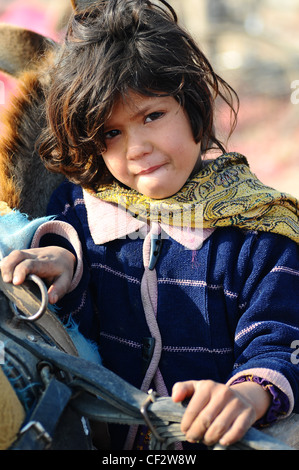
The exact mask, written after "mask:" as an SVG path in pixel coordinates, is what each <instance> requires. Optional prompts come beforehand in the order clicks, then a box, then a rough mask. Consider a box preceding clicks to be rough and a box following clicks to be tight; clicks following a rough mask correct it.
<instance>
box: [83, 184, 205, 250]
mask: <svg viewBox="0 0 299 470" xmlns="http://www.w3.org/2000/svg"><path fill="white" fill-rule="evenodd" d="M83 196H84V202H85V207H86V211H87V219H88V225H89V230H90V233H91V236H92V239H93V241H94V243H95V244H96V245H102V244H104V243H108V242H110V241H113V240H117V239H119V238H126V237H130V238H132V239H133V238H134V239H136V237H137V236H136V234H137V233H139V236H140V237H141V238H143V239H144V238H145V236H146V234H147V233H148V231H149V229H150V227H149V226H148V224H147V223H146V222H144V221H142V220H138V219H137V218H135V217H133V216H132V215H131V214H130V213H129V212H127V211H126V210H125V209H122V208H120V207H118V206H117V204H113V203H110V202H105V201H103V200H101V199H99V198H97V197H95V196H93V195H91V194H90V193H89V192H87V191H85V190H83ZM161 229H162V233H163V236H164V237H165V238H168V237H171V238H173V239H174V240H175V241H177V242H178V243H180V244H181V245H183V246H184V247H185V248H186V249H189V250H197V249H199V248H200V247H201V245H202V243H203V242H204V240H205V239H206V238H207V237H209V236H210V235H211V234H212V233H213V231H214V229H204V230H203V229H199V228H195V229H192V228H188V229H186V228H184V229H183V228H181V227H173V226H170V225H167V224H165V223H161Z"/></svg>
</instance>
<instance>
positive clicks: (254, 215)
mask: <svg viewBox="0 0 299 470" xmlns="http://www.w3.org/2000/svg"><path fill="white" fill-rule="evenodd" d="M92 194H93V195H94V196H96V197H98V198H100V199H102V200H104V201H107V202H112V203H116V204H118V205H120V206H121V207H123V208H124V209H125V210H127V211H129V212H131V213H132V214H133V215H134V216H135V217H138V218H140V219H142V220H145V219H146V220H150V221H154V220H157V221H162V222H163V223H168V224H170V225H174V226H189V227H190V226H191V227H202V228H213V227H227V226H236V227H239V228H241V229H247V230H261V231H266V232H273V233H278V234H281V235H285V236H287V237H289V238H291V239H292V240H294V241H295V242H297V243H299V221H298V215H299V202H298V201H297V199H295V198H294V197H292V196H290V195H288V194H284V193H280V192H278V191H276V190H275V189H272V188H269V187H267V186H265V185H264V184H262V183H261V182H260V181H259V180H258V179H257V177H256V176H255V175H254V174H253V173H252V172H251V171H250V169H249V165H248V162H247V160H246V158H245V157H244V156H243V155H240V154H238V153H228V154H224V155H222V156H220V157H218V158H216V159H215V160H212V161H211V162H210V163H209V164H208V165H207V166H205V167H204V168H203V169H202V170H201V171H200V172H199V173H197V174H196V175H195V176H194V177H192V178H190V179H189V180H188V181H187V182H186V184H185V185H184V186H183V188H182V189H181V190H180V191H179V192H178V193H176V194H175V195H174V196H172V197H169V198H167V199H163V200H156V199H150V198H148V197H146V196H143V195H142V194H140V193H138V192H137V191H135V190H132V189H129V188H126V187H123V186H121V185H119V184H118V183H116V182H114V183H112V184H109V185H103V186H101V187H100V188H99V190H98V191H96V192H95V193H92Z"/></svg>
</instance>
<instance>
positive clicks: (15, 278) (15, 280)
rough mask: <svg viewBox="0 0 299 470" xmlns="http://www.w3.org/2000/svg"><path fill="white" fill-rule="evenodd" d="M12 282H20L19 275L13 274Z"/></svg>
mask: <svg viewBox="0 0 299 470" xmlns="http://www.w3.org/2000/svg"><path fill="white" fill-rule="evenodd" d="M12 282H13V284H18V283H19V282H20V277H19V276H18V275H15V276H14V277H13V279H12Z"/></svg>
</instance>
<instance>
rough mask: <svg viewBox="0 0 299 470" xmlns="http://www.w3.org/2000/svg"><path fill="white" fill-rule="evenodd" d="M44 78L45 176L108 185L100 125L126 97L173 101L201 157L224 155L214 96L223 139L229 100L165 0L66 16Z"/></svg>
mask: <svg viewBox="0 0 299 470" xmlns="http://www.w3.org/2000/svg"><path fill="white" fill-rule="evenodd" d="M50 75H51V80H50V83H51V85H50V90H49V91H48V99H47V109H46V113H47V122H48V125H47V128H46V129H45V130H44V132H43V136H42V142H41V145H40V148H39V150H40V155H41V158H42V160H43V161H44V163H45V165H46V167H47V168H48V169H49V170H50V171H54V172H58V173H62V174H64V175H65V176H66V177H67V178H68V179H70V180H71V181H73V182H75V183H77V184H80V185H82V186H84V187H86V188H92V189H95V188H96V187H98V186H99V185H100V184H103V183H107V182H110V181H111V180H112V175H111V174H110V173H109V172H108V170H107V168H106V166H105V164H104V161H103V159H102V157H101V153H102V152H103V151H104V150H105V139H104V124H105V122H106V120H107V119H108V118H109V117H110V115H111V110H112V107H113V104H114V103H115V101H116V99H118V98H119V97H120V96H122V97H125V96H126V95H127V94H128V92H129V91H131V90H132V91H133V92H137V93H139V94H142V95H149V96H155V95H156V96H157V95H158V96H159V95H167V96H172V97H174V98H175V99H176V100H177V101H178V102H179V103H180V104H181V105H182V106H183V107H184V109H185V110H186V112H187V114H188V116H189V119H190V123H191V128H192V132H193V136H194V139H195V141H196V142H199V141H202V143H203V146H204V148H203V151H205V150H207V149H208V148H212V147H217V148H219V149H221V151H223V152H225V149H224V147H223V144H222V143H221V142H220V141H219V140H218V138H217V137H216V134H215V130H214V108H215V99H216V98H217V97H221V98H222V99H223V100H224V101H225V103H226V104H227V105H228V106H229V107H230V109H231V112H232V117H233V119H232V123H231V132H232V131H233V129H234V127H235V125H236V119H237V110H236V109H235V107H234V98H235V99H236V100H237V103H238V97H237V95H236V93H235V92H234V90H233V89H232V88H231V87H230V86H229V85H228V84H227V83H226V82H225V81H224V80H223V79H222V78H220V77H219V76H218V75H217V74H216V73H215V72H214V70H213V68H212V66H211V65H210V63H209V61H208V60H207V58H206V57H205V56H204V54H203V53H202V52H201V51H200V49H199V48H198V46H197V45H196V43H195V42H194V40H193V39H192V38H191V36H190V35H189V34H188V33H187V32H186V31H185V30H184V29H183V28H182V27H181V26H179V24H178V20H177V16H176V13H175V11H174V10H173V8H172V7H171V6H170V5H169V4H168V3H167V2H166V1H165V0H159V3H158V4H154V3H152V2H151V1H149V0H99V1H98V2H96V3H95V6H93V7H92V8H90V9H89V10H86V11H84V12H80V13H74V14H73V15H72V17H71V18H70V22H69V25H68V30H67V34H66V38H65V41H64V44H63V45H62V46H61V51H60V53H59V57H58V59H57V63H56V64H55V66H54V67H53V70H52V71H51V72H50Z"/></svg>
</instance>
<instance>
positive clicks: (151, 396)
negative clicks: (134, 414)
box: [140, 389, 166, 442]
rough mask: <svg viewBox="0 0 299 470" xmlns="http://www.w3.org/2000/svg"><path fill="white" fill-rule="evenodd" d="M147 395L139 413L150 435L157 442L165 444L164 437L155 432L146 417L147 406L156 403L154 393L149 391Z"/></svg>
mask: <svg viewBox="0 0 299 470" xmlns="http://www.w3.org/2000/svg"><path fill="white" fill-rule="evenodd" d="M147 393H148V396H147V398H146V399H145V401H144V403H142V405H141V408H140V413H141V414H142V416H143V419H144V421H145V422H146V424H147V426H148V428H149V429H150V431H151V432H152V434H153V435H154V436H155V438H156V439H157V441H159V442H165V440H166V439H165V438H164V437H161V436H160V434H159V433H158V432H157V431H156V429H155V427H154V425H153V424H152V422H151V420H150V418H149V416H148V413H147V409H148V407H149V405H150V404H151V403H154V402H155V401H156V392H154V391H153V390H152V389H150V390H149V391H148V392H147Z"/></svg>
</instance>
